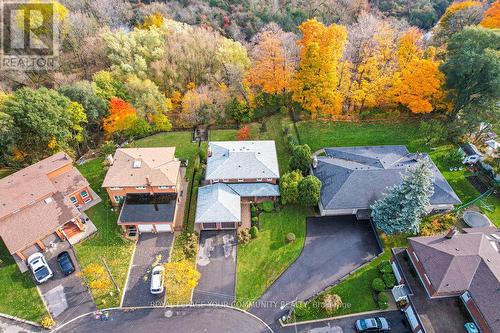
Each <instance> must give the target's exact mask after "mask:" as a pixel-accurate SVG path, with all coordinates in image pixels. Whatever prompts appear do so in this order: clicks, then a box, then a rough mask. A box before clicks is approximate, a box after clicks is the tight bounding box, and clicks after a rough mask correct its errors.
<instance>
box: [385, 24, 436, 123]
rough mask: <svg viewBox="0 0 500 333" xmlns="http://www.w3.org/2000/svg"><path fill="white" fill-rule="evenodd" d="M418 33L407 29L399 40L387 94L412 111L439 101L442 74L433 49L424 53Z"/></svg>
mask: <svg viewBox="0 0 500 333" xmlns="http://www.w3.org/2000/svg"><path fill="white" fill-rule="evenodd" d="M421 40H422V33H421V32H420V31H418V30H417V29H410V30H409V31H407V32H406V33H405V34H404V35H403V36H402V37H401V38H400V40H399V43H398V47H397V51H396V60H397V64H398V70H397V71H396V73H395V74H394V77H393V82H392V87H391V89H390V91H389V95H390V96H391V97H392V98H393V101H394V102H395V103H399V104H402V105H404V106H406V107H407V108H408V109H410V111H411V112H413V113H429V112H431V111H433V110H434V109H435V107H436V106H437V105H438V104H441V103H442V100H443V97H444V92H443V88H442V86H443V83H444V74H443V73H442V72H441V71H440V70H439V62H438V61H436V60H434V59H433V52H427V53H425V52H424V50H423V48H422V46H421V45H420V44H421Z"/></svg>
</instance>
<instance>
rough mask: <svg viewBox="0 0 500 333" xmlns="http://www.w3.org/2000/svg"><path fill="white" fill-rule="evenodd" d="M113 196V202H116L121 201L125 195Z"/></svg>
mask: <svg viewBox="0 0 500 333" xmlns="http://www.w3.org/2000/svg"><path fill="white" fill-rule="evenodd" d="M114 198H115V202H117V203H122V202H123V199H125V197H124V196H123V195H115V196H114Z"/></svg>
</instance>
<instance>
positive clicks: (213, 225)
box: [203, 223, 217, 230]
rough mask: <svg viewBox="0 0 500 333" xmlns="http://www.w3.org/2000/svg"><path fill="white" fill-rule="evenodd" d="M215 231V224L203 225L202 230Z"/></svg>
mask: <svg viewBox="0 0 500 333" xmlns="http://www.w3.org/2000/svg"><path fill="white" fill-rule="evenodd" d="M207 229H217V223H203V230H207Z"/></svg>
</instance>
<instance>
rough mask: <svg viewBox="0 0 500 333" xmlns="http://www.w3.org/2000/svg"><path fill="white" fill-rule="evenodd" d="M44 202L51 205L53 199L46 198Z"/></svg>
mask: <svg viewBox="0 0 500 333" xmlns="http://www.w3.org/2000/svg"><path fill="white" fill-rule="evenodd" d="M44 201H45V203H46V204H49V203H51V202H52V201H53V200H52V198H51V197H49V198H46V199H45V200H44Z"/></svg>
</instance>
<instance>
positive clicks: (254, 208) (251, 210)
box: [250, 206, 258, 217]
mask: <svg viewBox="0 0 500 333" xmlns="http://www.w3.org/2000/svg"><path fill="white" fill-rule="evenodd" d="M250 213H252V217H254V216H257V215H258V210H257V207H256V206H252V207H250Z"/></svg>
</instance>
